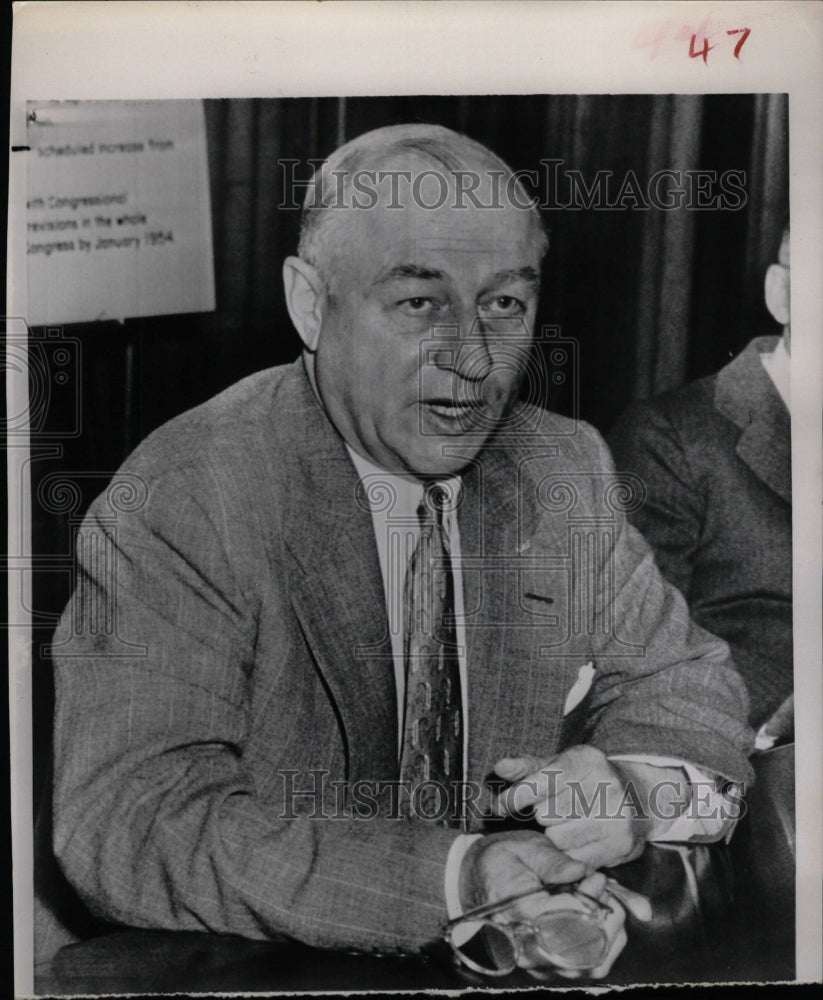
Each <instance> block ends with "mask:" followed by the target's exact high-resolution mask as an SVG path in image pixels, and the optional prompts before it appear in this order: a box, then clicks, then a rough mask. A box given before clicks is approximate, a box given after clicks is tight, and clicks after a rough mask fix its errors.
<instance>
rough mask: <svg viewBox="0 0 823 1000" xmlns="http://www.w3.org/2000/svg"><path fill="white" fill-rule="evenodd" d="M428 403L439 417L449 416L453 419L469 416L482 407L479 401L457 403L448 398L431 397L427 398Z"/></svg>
mask: <svg viewBox="0 0 823 1000" xmlns="http://www.w3.org/2000/svg"><path fill="white" fill-rule="evenodd" d="M426 405H427V406H428V407H429V408H430V409H431V410H432V412H434V413H436V414H437V415H438V416H439V417H447V418H451V419H457V418H458V417H467V416H469V415H471V414H472V413H475V412H476V411H478V410H479V409H481V406H480V404H479V403H468V402H462V403H456V402H455V401H454V400H446V399H429V400H426Z"/></svg>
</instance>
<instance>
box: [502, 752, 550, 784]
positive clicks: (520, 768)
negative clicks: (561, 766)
mask: <svg viewBox="0 0 823 1000" xmlns="http://www.w3.org/2000/svg"><path fill="white" fill-rule="evenodd" d="M547 763H548V761H547V760H545V761H543V760H540V759H539V758H537V757H528V756H527V757H503V758H501V760H499V761H498V762H497V763H496V764H495V765H494V773H495V774H496V775H497V776H498V777H500V778H503V779H504V780H505V781H520V780H521V779H522V778H525V777H526V775H528V774H531V773H532V771H539V770H540V768H541V767H543V766H544V764H547Z"/></svg>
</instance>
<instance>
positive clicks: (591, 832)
mask: <svg viewBox="0 0 823 1000" xmlns="http://www.w3.org/2000/svg"><path fill="white" fill-rule="evenodd" d="M537 822H538V823H540V820H539V819H538V821H537ZM540 825H541V826H544V827H545V828H546V836H547V837H548V838H549V840H550V841H551V842H552V843H553V844H554V846H555V847H556V848H557V849H558V850H559V851H566V852H568V851H571V850H573V849H574V848H577V847H584V846H585V845H586V844H593V843H595V842H596V841H599V840H602V839H603V836H604V831H603V830H602V829H601V828H600V827H598V825H597V824H596V823H586V822H585V821H584V820H573V821H572V822H569V821H568V820H567V821H564V822H562V823H558V824H556V825H553V826H550V825H549V824H547V823H541V824H540Z"/></svg>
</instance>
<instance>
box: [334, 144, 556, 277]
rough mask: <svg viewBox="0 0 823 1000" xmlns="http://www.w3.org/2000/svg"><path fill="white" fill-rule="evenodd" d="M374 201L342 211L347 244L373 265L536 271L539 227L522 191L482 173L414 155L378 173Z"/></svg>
mask: <svg viewBox="0 0 823 1000" xmlns="http://www.w3.org/2000/svg"><path fill="white" fill-rule="evenodd" d="M382 171H383V175H382V181H381V184H382V182H385V181H386V180H387V179H388V180H389V182H390V184H391V185H392V186H393V187H392V189H391V190H390V189H388V188H387V187H385V185H382V186H381V185H378V190H377V191H376V195H377V199H376V203H375V204H374V205H372V206H370V207H367V208H363V209H357V208H352V209H350V210H347V211H346V214H347V216H348V218H347V219H346V228H347V229H348V230H349V236H350V238H351V241H352V242H351V247H352V248H355V247H356V248H357V250H358V251H359V252H360V253H363V252H370V253H373V254H379V255H380V258H381V260H380V264H381V265H382V264H384V263H386V261H387V260H388V259H389V258H391V263H392V264H394V263H402V262H403V261H405V260H407V259H408V260H409V261H412V260H414V259H418V258H420V259H421V260H422V259H425V258H429V257H430V258H432V259H441V260H442V259H444V258H448V257H451V258H452V259H454V261H455V262H459V261H462V260H464V259H466V258H469V259H472V260H475V261H477V262H479V261H481V260H487V261H489V266H490V263H491V261H492V260H494V261H495V262H496V263H497V264H500V263H501V262H502V263H505V264H506V266H512V267H514V266H525V265H526V264H530V265H532V266H535V267H537V266H539V259H540V256H541V230H540V225H539V222H538V220H537V218H536V216H535V215H534V211H533V209H531V208H530V207H529V204H528V202H527V201H526V200H525V198H524V196H523V193H522V191H518V192H516V193H515V194H514V197H512V185H511V184H510V183H509V184H507V179H506V178H505V177H501V175H500V173H497V174H494V173H492V172H491V171H489V170H487V169H480V170H478V171H476V172H470V173H469V172H465V173H464V172H454V171H449V170H446V169H443V168H442V167H438V166H437V165H436V164H434V165H433V164H431V163H427V162H425V161H423V160H421V159H418V158H416V157H404V158H403V159H402V160H394V161H391V162H390V163H389V164H386V165H384V166H383V168H382Z"/></svg>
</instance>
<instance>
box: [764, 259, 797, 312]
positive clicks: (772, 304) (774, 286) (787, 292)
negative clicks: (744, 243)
mask: <svg viewBox="0 0 823 1000" xmlns="http://www.w3.org/2000/svg"><path fill="white" fill-rule="evenodd" d="M765 289H766V307H767V309H768V310H769V312H770V313H771V314H772V316H774V318H775V319H776V320H777V322H778V323H779V324H780V325H781V326H786V325H787V324H788V322H789V318H790V315H791V278H790V272H789V269H788V268H787V267H785V266H784V265H783V264H770V265H769V269H768V270H767V271H766V282H765Z"/></svg>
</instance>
